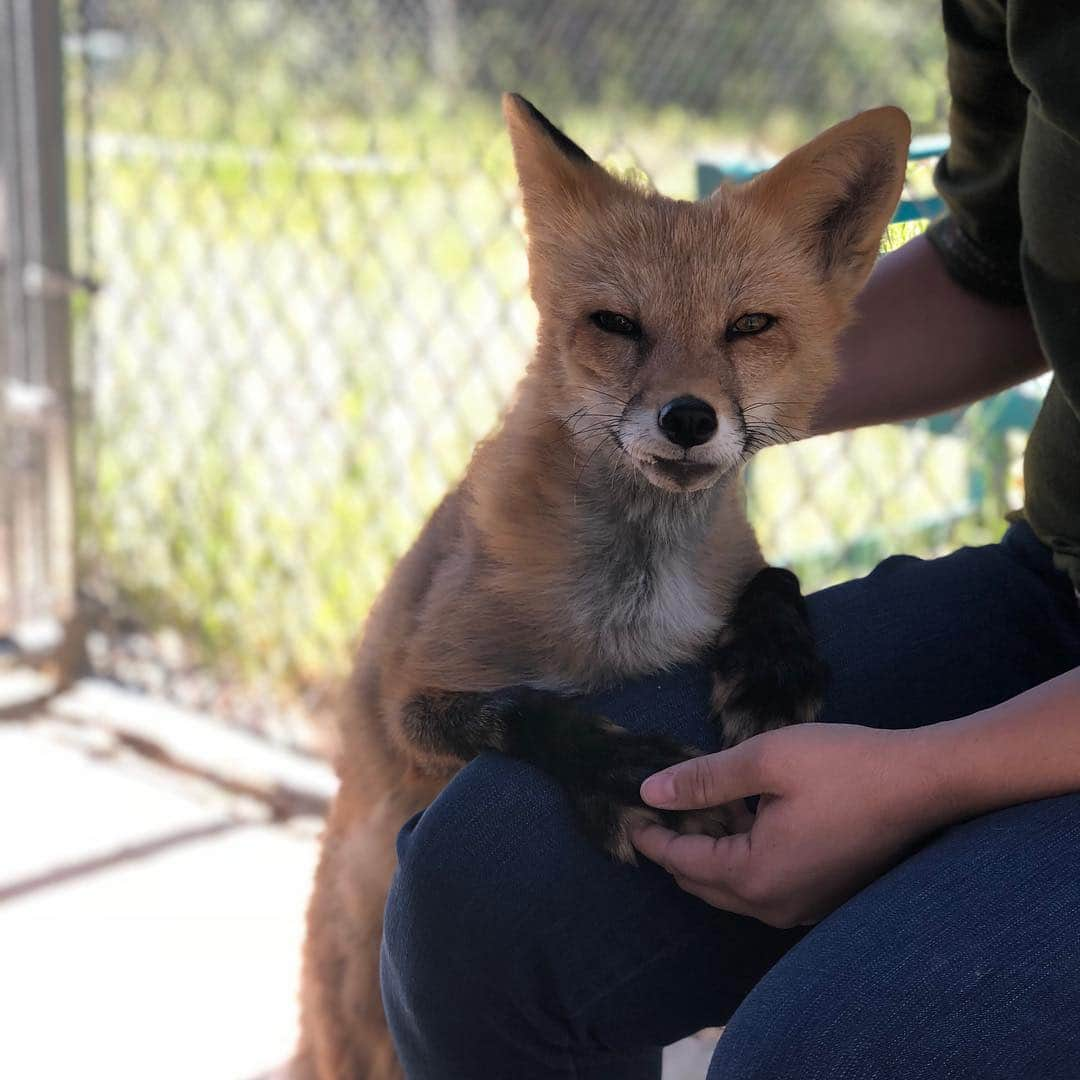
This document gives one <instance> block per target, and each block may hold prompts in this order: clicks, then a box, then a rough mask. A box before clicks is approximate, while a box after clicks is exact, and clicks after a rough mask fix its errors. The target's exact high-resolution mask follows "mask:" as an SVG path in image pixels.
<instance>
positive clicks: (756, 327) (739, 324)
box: [727, 311, 776, 341]
mask: <svg viewBox="0 0 1080 1080" xmlns="http://www.w3.org/2000/svg"><path fill="white" fill-rule="evenodd" d="M775 322H776V319H775V317H774V316H772V315H766V314H765V313H764V312H763V311H754V312H751V313H750V314H748V315H740V316H739V317H738V318H737V319H736V320H735V321H734V322H733V323H730V324H729V325H728V328H727V339H728V341H730V340H731V339H732V338H733V337H736V336H738V335H739V334H760V333H761V332H762V331H763V330H768V329H769V327H770V326H772V325H773V323H775Z"/></svg>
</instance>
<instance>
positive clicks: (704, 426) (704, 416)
mask: <svg viewBox="0 0 1080 1080" xmlns="http://www.w3.org/2000/svg"><path fill="white" fill-rule="evenodd" d="M657 422H658V423H659V425H660V430H661V431H662V432H663V433H664V434H665V435H666V436H667V437H668V438H669V439H670V440H671V441H672V442H673V443H675V445H676V446H681V447H683V448H684V449H686V450H689V449H690V447H691V446H700V445H701V444H702V443H707V442H708V441H709V440H710V439H711V438H712V437H713V436H714V435H715V434H716V410H715V409H714V408H713V407H712V406H711V405H710V404H709V403H708V402H707V401H702V400H701V398H696V397H677V398H673V399H672V400H671V401H669V402H668V403H667V404H666V405H665V406H664V407H663V408H662V409H661V410H660V415H659V416H658V417H657Z"/></svg>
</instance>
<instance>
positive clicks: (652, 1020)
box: [383, 524, 1080, 1080]
mask: <svg viewBox="0 0 1080 1080" xmlns="http://www.w3.org/2000/svg"><path fill="white" fill-rule="evenodd" d="M809 606H810V612H811V618H812V620H813V622H814V626H815V631H816V633H817V636H818V639H819V642H820V644H821V648H822V650H823V652H824V654H825V656H826V658H827V659H828V661H829V664H830V666H831V669H832V680H831V684H830V689H829V694H828V699H827V702H826V708H825V714H824V716H823V717H822V719H824V720H826V721H830V722H840V723H862V724H870V725H874V726H878V727H894V728H899V727H912V726H917V725H920V724H927V723H933V722H935V721H938V720H943V719H949V718H952V717H956V716H961V715H964V714H966V713H970V712H972V711H974V710H976V709H979V708H983V707H986V706H989V705H992V704H995V703H996V702H999V701H1002V700H1004V699H1006V698H1008V697H1011V696H1013V695H1015V694H1017V693H1019V692H1021V691H1022V690H1024V689H1026V688H1028V687H1030V686H1032V685H1034V684H1036V683H1039V682H1042V681H1045V680H1046V679H1049V678H1051V677H1053V676H1054V675H1056V674H1059V673H1060V672H1062V671H1064V670H1067V669H1069V668H1071V667H1075V666H1076V665H1078V664H1080V610H1078V607H1077V604H1076V600H1075V597H1074V596H1073V593H1072V588H1071V586H1070V585H1069V584H1068V582H1067V580H1066V579H1065V577H1064V575H1061V574H1059V573H1057V572H1055V571H1054V570H1053V567H1052V564H1051V561H1050V557H1049V555H1048V553H1047V551H1046V549H1045V548H1043V547H1042V545H1041V544H1039V542H1038V541H1037V540H1035V538H1034V537H1033V535H1032V533H1031V532H1030V530H1029V529H1028V528H1027V526H1026V525H1022V524H1021V525H1016V526H1013V527H1012V528H1011V529H1010V530H1009V532H1008V534H1007V535H1006V537H1005V538H1004V540H1003V541H1002V542H1001V543H1000V544H995V545H990V546H988V547H982V548H970V549H963V550H961V551H958V552H955V553H954V554H952V555H949V556H947V557H945V558H941V559H936V560H931V561H922V560H918V559H913V558H908V557H899V558H893V559H889V560H886V561H885V562H884V563H882V564H881V565H880V566H879V567H878V568H877V569H876V570H875V571H874V572H873V573H872V574H870V575H869V576H868V577H866V578H862V579H860V580H858V581H853V582H849V583H846V584H844V585H839V586H836V587H834V588H831V589H826V590H824V591H822V592H819V593H817V594H815V595H814V596H812V597H810V598H809ZM708 687H709V678H708V674H707V672H706V671H704V670H702V669H687V670H681V671H676V672H673V673H670V674H667V675H664V676H662V677H655V678H647V679H641V680H638V681H637V682H635V683H633V684H630V685H626V686H622V687H619V688H617V689H615V690H612V691H611V692H609V693H605V694H602V695H598V696H597V698H596V705H597V707H598V708H600V709H602V710H603V711H604V712H605V713H606V715H608V716H610V717H611V718H612V719H614V720H616V721H617V722H619V723H621V724H623V725H625V726H626V727H629V728H633V729H641V730H645V729H649V730H660V731H666V732H670V733H672V734H675V735H677V736H678V737H680V738H682V739H685V740H688V741H691V742H693V743H696V744H697V745H700V746H702V747H706V748H707V747H711V746H713V745H714V744H715V739H714V736H713V733H712V731H711V729H710V726H709V723H708V719H707V711H708ZM398 855H399V860H400V867H399V871H398V874H397V876H396V878H395V883H394V887H393V889H392V892H391V895H390V899H389V902H388V905H387V912H386V929H385V935H384V947H383V994H384V999H385V1002H386V1007H387V1014H388V1016H389V1019H390V1025H391V1030H392V1031H393V1034H394V1038H395V1040H396V1042H397V1045H398V1049H399V1053H400V1056H401V1060H402V1062H403V1064H404V1066H405V1069H406V1072H407V1074H408V1076H409V1078H410V1080H450V1078H455V1080H501V1078H506V1080H532V1078H541V1077H543V1078H548V1077H566V1078H570V1077H574V1078H589V1080H594V1078H595V1080H598V1078H604V1080H607V1078H610V1080H616V1078H618V1080H638V1078H641V1080H644V1078H655V1077H658V1076H659V1074H660V1048H661V1047H662V1046H664V1045H666V1044H667V1043H670V1042H673V1041H675V1040H676V1039H679V1038H681V1037H683V1036H685V1035H687V1034H689V1033H691V1032H693V1031H696V1030H698V1029H699V1028H702V1027H706V1026H711V1025H719V1024H725V1023H726V1024H728V1030H727V1032H726V1033H725V1035H724V1037H723V1038H722V1039H721V1042H720V1045H719V1048H718V1050H717V1054H716V1057H715V1059H714V1064H713V1068H712V1071H711V1072H710V1078H711V1080H721V1078H722V1080H742V1078H749V1077H760V1078H766V1077H767V1078H769V1080H785V1078H789V1077H790V1078H791V1080H795V1078H799V1080H813V1078H816V1077H821V1078H824V1077H829V1078H830V1080H835V1078H843V1077H859V1078H860V1080H863V1078H867V1077H882V1078H884V1077H888V1078H897V1080H899V1078H901V1077H903V1078H904V1080H930V1078H933V1080H953V1078H957V1080H958V1078H961V1077H963V1078H966V1077H972V1078H974V1077H979V1078H980V1080H993V1078H996V1077H1001V1078H1003V1080H1004V1078H1006V1077H1008V1078H1009V1080H1017V1078H1028V1077H1030V1078H1033V1080H1034V1078H1040V1080H1042V1078H1045V1080H1057V1078H1061V1080H1064V1078H1066V1077H1069V1078H1070V1080H1075V1078H1076V1077H1080V1039H1078V1036H1077V1034H1076V1031H1077V1025H1076V1023H1075V1016H1076V1015H1077V1012H1078V1010H1080V929H1078V928H1080V795H1077V796H1067V797H1064V798H1060V799H1054V800H1047V801H1045V802H1041V803H1033V804H1028V805H1024V806H1020V807H1014V808H1012V809H1009V810H1005V811H1002V812H1000V813H997V814H992V815H988V816H986V817H984V818H980V819H977V820H975V821H973V822H968V823H966V824H963V825H960V826H957V827H955V828H952V829H949V830H946V831H945V832H944V833H942V834H941V835H940V836H938V837H936V838H934V839H933V840H932V841H931V842H929V843H928V844H926V845H925V846H924V847H923V848H922V849H921V850H920V851H918V852H917V853H916V854H914V855H913V856H911V857H910V858H909V859H907V860H906V861H905V862H903V863H902V864H900V865H899V866H898V867H896V868H895V869H894V870H892V871H891V872H890V873H888V874H886V875H885V876H884V877H882V878H881V879H880V880H878V881H877V882H875V883H874V884H873V885H871V886H870V887H868V888H867V889H865V890H863V892H861V893H860V894H859V895H857V896H856V897H854V898H853V899H852V900H851V901H849V902H848V903H847V904H845V905H843V906H842V907H841V908H839V909H838V910H837V911H836V912H834V913H833V914H832V915H831V916H830V917H829V918H827V919H826V920H825V921H824V922H822V923H821V924H820V925H819V926H817V927H815V928H813V929H812V930H810V931H807V930H803V929H800V930H776V929H773V928H770V927H767V926H765V925H763V924H761V923H758V922H756V921H754V920H752V919H747V918H743V917H740V916H736V915H732V914H730V913H727V912H723V911H717V910H715V909H712V908H710V907H708V906H707V905H706V904H704V903H702V902H701V901H699V900H697V899H696V898H694V897H691V896H689V895H687V894H685V893H683V892H681V891H680V890H679V889H678V888H677V887H676V886H675V884H674V882H673V881H672V880H671V879H670V878H669V877H668V875H667V874H666V873H664V872H663V871H661V870H659V869H658V868H657V867H655V866H652V865H651V864H644V865H642V866H640V867H626V866H616V865H613V864H612V863H610V862H609V861H608V860H607V859H606V858H604V857H603V856H601V855H600V854H598V853H597V852H596V851H594V850H593V849H592V848H590V847H589V846H588V845H587V844H585V843H584V842H583V841H582V840H581V839H580V837H579V836H578V834H577V833H576V831H575V830H574V827H573V824H572V822H571V820H570V818H569V815H568V813H567V809H566V806H565V803H564V800H563V799H562V797H561V795H560V792H559V790H558V788H557V787H556V786H555V785H554V784H553V783H552V782H551V781H550V780H549V779H548V778H547V777H545V776H543V775H541V774H540V773H538V772H537V771H535V770H534V769H532V768H531V767H529V766H526V765H523V764H521V763H520V762H517V761H513V760H510V759H508V758H504V757H501V756H499V755H494V754H489V755H484V756H483V757H481V758H478V759H477V760H476V761H474V762H472V763H471V764H470V765H469V766H468V767H466V768H465V769H463V770H462V772H461V773H460V774H459V775H458V776H457V777H456V778H455V779H454V781H453V782H452V783H451V784H450V785H449V786H448V787H447V789H446V790H445V791H444V792H443V793H442V795H440V796H439V798H438V799H437V800H436V801H435V802H434V803H433V804H432V806H431V807H429V808H428V809H427V810H426V811H425V812H424V813H423V814H421V815H418V816H417V817H416V818H414V819H413V820H411V821H410V822H409V823H408V824H407V825H406V827H405V828H404V829H403V830H402V832H401V835H400V838H399V842H398Z"/></svg>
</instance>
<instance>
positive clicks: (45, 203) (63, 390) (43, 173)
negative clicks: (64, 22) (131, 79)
mask: <svg viewBox="0 0 1080 1080" xmlns="http://www.w3.org/2000/svg"><path fill="white" fill-rule="evenodd" d="M0 202H2V203H3V209H2V211H0V289H2V296H0V303H2V305H3V307H2V312H3V320H2V322H0V391H2V393H0V414H2V419H0V439H2V440H3V441H2V443H0V499H3V506H2V508H0V576H3V577H4V578H5V579H6V580H5V581H4V584H3V585H2V586H0V636H6V637H9V638H11V639H13V640H14V641H15V643H16V644H17V645H18V646H19V647H20V648H21V649H22V650H24V651H26V652H29V653H55V652H56V651H57V650H58V649H59V648H60V646H62V645H63V644H65V642H70V638H71V633H72V631H73V628H74V625H75V614H76V602H75V543H74V531H75V526H74V492H73V480H72V477H73V470H72V430H71V417H72V408H71V403H72V383H71V339H70V325H69V320H70V312H69V293H70V291H71V288H72V284H73V283H72V279H71V276H70V272H69V266H68V230H67V179H66V174H65V156H64V112H63V73H62V52H61V15H60V6H59V3H58V2H57V0H0Z"/></svg>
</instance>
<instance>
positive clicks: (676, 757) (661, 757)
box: [560, 724, 731, 864]
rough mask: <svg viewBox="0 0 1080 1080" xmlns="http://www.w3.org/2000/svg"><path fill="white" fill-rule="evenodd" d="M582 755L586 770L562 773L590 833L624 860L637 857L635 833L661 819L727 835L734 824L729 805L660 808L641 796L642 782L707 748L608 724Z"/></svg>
mask: <svg viewBox="0 0 1080 1080" xmlns="http://www.w3.org/2000/svg"><path fill="white" fill-rule="evenodd" d="M597 734H598V733H596V732H594V733H593V735H594V737H593V738H592V739H590V740H589V745H588V746H587V747H586V748H584V749H585V753H584V755H583V756H582V757H579V758H578V761H577V764H578V765H579V766H580V769H575V770H574V775H573V776H563V777H560V779H561V781H562V783H563V786H564V787H565V788H566V791H567V794H568V796H569V798H570V803H571V806H572V807H573V811H574V816H575V818H576V820H577V822H578V825H579V827H580V828H581V830H582V832H583V833H584V834H585V836H586V837H587V838H588V839H589V840H590V841H591V842H592V843H594V844H595V845H596V846H597V847H599V848H601V849H603V850H604V851H605V852H607V853H608V854H609V855H610V856H611V857H612V858H613V859H615V860H616V861H618V862H625V863H631V864H633V863H635V862H636V861H637V856H636V852H635V850H634V845H633V843H632V842H631V839H630V837H631V833H632V831H633V828H634V826H635V825H637V824H640V823H642V822H645V821H655V822H658V823H660V824H662V825H664V826H666V827H667V828H669V829H673V830H675V831H677V832H697V833H708V834H709V835H710V836H726V835H727V834H728V833H729V832H730V831H731V828H730V827H729V821H728V817H727V814H726V812H725V809H724V807H716V808H714V809H709V810H692V811H674V810H657V809H656V808H654V807H651V806H647V805H646V804H645V803H644V802H642V800H641V795H640V794H639V789H640V787H641V783H642V781H643V780H644V779H645V778H646V777H647V776H651V775H652V774H653V773H654V772H658V771H659V770H660V769H665V768H667V767H668V766H669V765H675V764H677V763H678V762H680V761H686V760H687V759H688V758H692V757H697V756H698V755H699V754H700V753H701V751H699V750H695V749H693V748H691V747H687V746H683V745H680V744H679V743H677V742H675V741H674V740H672V739H669V738H667V737H665V736H663V735H634V734H632V733H630V732H627V731H624V730H623V729H621V728H618V727H615V726H614V725H610V724H604V727H603V729H602V735H601V737H599V738H597V737H595V736H596V735H597Z"/></svg>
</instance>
